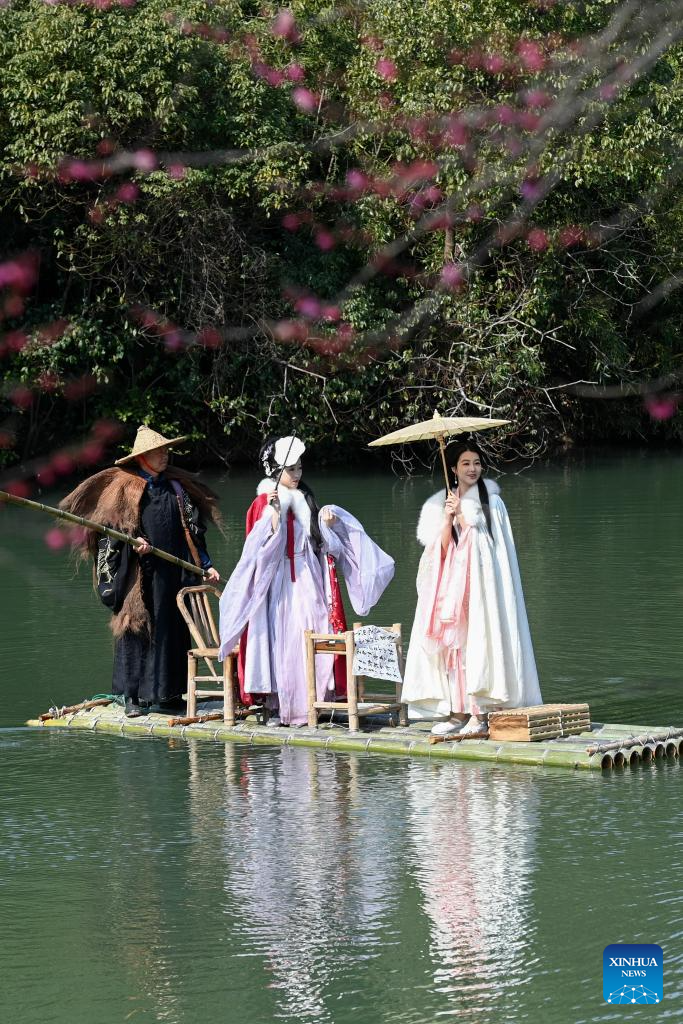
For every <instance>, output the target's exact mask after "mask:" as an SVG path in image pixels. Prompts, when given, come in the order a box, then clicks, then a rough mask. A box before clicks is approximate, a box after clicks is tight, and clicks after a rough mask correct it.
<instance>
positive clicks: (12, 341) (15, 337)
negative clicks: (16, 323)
mask: <svg viewBox="0 0 683 1024" xmlns="http://www.w3.org/2000/svg"><path fill="white" fill-rule="evenodd" d="M5 344H6V345H7V348H8V349H9V350H10V351H11V352H21V350H22V349H23V348H24V347H25V346H26V345H27V344H28V336H27V335H26V334H25V333H24V332H23V331H10V332H9V333H8V334H6V335H5Z"/></svg>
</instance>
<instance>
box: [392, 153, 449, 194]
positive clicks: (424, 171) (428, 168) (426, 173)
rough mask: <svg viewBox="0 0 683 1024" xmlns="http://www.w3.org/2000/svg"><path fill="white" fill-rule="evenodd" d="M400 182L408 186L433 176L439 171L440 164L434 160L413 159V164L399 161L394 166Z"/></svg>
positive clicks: (404, 186) (403, 185)
mask: <svg viewBox="0 0 683 1024" xmlns="http://www.w3.org/2000/svg"><path fill="white" fill-rule="evenodd" d="M393 170H394V173H395V174H396V177H397V179H398V184H399V185H400V186H401V187H403V188H406V187H407V186H408V185H412V184H414V183H415V182H416V181H424V180H426V179H428V178H433V177H435V175H437V174H438V173H439V165H438V164H437V163H435V161H434V160H413V162H412V163H411V164H400V163H397V164H395V165H394V167H393Z"/></svg>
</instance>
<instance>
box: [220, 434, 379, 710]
mask: <svg viewBox="0 0 683 1024" xmlns="http://www.w3.org/2000/svg"><path fill="white" fill-rule="evenodd" d="M305 450H306V447H305V445H304V443H303V442H302V441H301V440H300V439H299V438H298V437H295V436H288V437H280V438H277V439H275V438H273V439H271V440H270V441H267V442H266V444H265V445H264V446H263V448H262V450H261V463H262V465H263V468H264V470H265V472H266V479H265V480H263V481H262V482H261V484H259V487H258V494H257V497H256V498H255V499H254V501H253V502H252V504H251V507H250V508H249V511H248V513H247V538H246V541H245V544H244V548H243V551H242V556H241V558H240V560H239V562H238V564H237V566H236V567H235V570H234V572H233V573H232V576H231V577H230V579H229V580H228V583H227V585H226V587H225V590H224V591H223V593H222V595H221V600H220V636H221V657H223V658H224V657H226V656H227V655H228V654H229V653H230V652H231V651H232V650H233V648H234V646H235V644H236V643H237V642H238V641H240V659H239V660H240V665H239V668H240V689H241V694H242V698H243V699H244V700H245V701H246V702H247V703H250V702H251V701H252V700H253V695H255V694H259V695H262V696H264V697H265V700H266V705H267V707H268V708H269V709H270V711H271V717H270V719H269V721H268V724H269V725H293V726H299V725H306V724H307V721H308V690H307V684H306V649H305V640H304V631H305V630H307V629H310V630H313V631H314V632H316V633H339V632H343V631H344V630H345V629H346V621H345V617H344V608H343V604H342V600H341V592H340V589H339V583H338V580H337V573H336V567H337V566H339V568H340V569H341V571H342V574H343V577H344V580H345V582H346V589H347V591H348V594H349V598H350V600H351V605H352V606H353V609H354V611H355V612H356V614H357V615H367V613H368V612H369V611H370V609H371V608H372V607H373V606H374V605H375V604H376V603H377V601H378V600H379V599H380V597H381V596H382V593H383V592H384V590H385V588H386V587H387V585H388V584H389V582H390V580H391V579H392V577H393V575H394V560H393V559H392V558H390V557H389V555H387V554H386V553H385V552H384V551H382V549H381V548H379V547H378V546H377V544H375V543H374V541H373V540H371V538H370V537H368V535H367V534H366V532H365V530H364V529H363V527H362V526H361V524H360V523H359V522H358V520H357V519H355V518H354V517H353V516H352V515H350V514H349V513H348V512H346V511H345V510H344V509H342V508H340V507H339V506H338V505H325V506H323V508H322V509H318V507H317V505H316V503H315V498H314V497H313V492H312V491H311V489H310V488H309V487H307V486H306V484H305V483H304V482H303V480H302V479H301V477H302V468H301V456H302V455H303V453H304V451H305ZM335 662H336V664H335ZM343 669H344V666H343V664H342V663H340V662H339V660H338V659H337V658H331V657H330V656H329V655H325V654H322V655H317V656H316V686H317V694H318V700H334V698H335V678H336V680H337V681H338V687H337V691H336V695H337V696H341V695H342V694H343V692H344V691H343V687H344V686H345V671H343ZM340 670H342V671H340Z"/></svg>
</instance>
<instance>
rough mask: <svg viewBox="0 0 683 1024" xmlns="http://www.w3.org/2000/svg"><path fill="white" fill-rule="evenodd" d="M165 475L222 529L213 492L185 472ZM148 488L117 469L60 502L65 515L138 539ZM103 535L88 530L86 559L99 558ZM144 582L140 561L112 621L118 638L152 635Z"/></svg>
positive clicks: (169, 471)
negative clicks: (99, 542)
mask: <svg viewBox="0 0 683 1024" xmlns="http://www.w3.org/2000/svg"><path fill="white" fill-rule="evenodd" d="M164 473H165V476H166V477H167V478H168V479H169V480H177V481H178V482H179V483H180V485H181V487H182V488H183V490H184V491H185V492H186V493H187V495H188V496H189V498H190V500H191V501H192V503H193V504H194V505H196V506H197V508H198V509H199V512H200V514H201V516H202V518H203V519H204V520H205V521H208V520H209V519H210V520H211V521H212V522H214V523H215V524H216V525H217V526H218V527H219V528H220V526H221V519H220V513H219V511H218V506H217V504H216V495H215V494H214V493H213V491H211V490H209V488H208V487H205V486H204V484H200V483H199V482H198V481H197V480H196V479H195V478H194V477H193V476H192V475H191V474H190V473H186V472H185V471H184V470H182V469H176V468H174V467H171V466H169V467H168V468H167V469H166V470H164ZM146 485H147V481H146V480H145V478H144V477H142V476H140V475H139V473H136V472H135V471H134V470H130V469H120V468H119V467H118V466H113V467H112V468H111V469H103V470H102V471H101V472H100V473H95V474H94V476H89V477H88V478H87V480H84V481H83V482H82V483H80V484H79V485H78V487H76V488H74V490H73V491H71V493H70V494H67V496H66V497H65V498H63V499H62V501H60V503H59V507H60V508H61V509H64V511H65V512H71V513H73V515H76V516H83V517H84V518H85V519H92V520H93V521H94V522H96V523H101V524H102V526H111V527H113V528H114V529H115V530H121V531H122V532H123V533H127V534H128V535H129V536H131V537H137V536H138V535H139V532H140V526H139V523H140V499H141V498H142V494H143V492H144V490H145V487H146ZM100 536H101V534H99V533H95V531H94V530H88V531H86V537H85V540H84V541H83V545H82V548H81V553H82V556H83V557H84V558H87V557H88V555H92V556H93V558H94V557H96V554H97V543H98V540H99V538H100ZM141 582H142V580H141V572H140V562H139V560H138V561H137V564H136V566H135V572H134V573H133V574H132V576H131V580H130V586H129V587H128V590H127V592H126V596H125V598H124V601H123V605H122V607H121V610H120V611H119V612H118V613H117V614H115V615H112V618H111V630H112V633H113V634H114V636H115V637H120V636H122V635H123V634H124V633H125V632H127V631H128V630H131V631H132V632H133V633H145V632H149V629H150V622H149V615H148V613H147V609H146V608H145V603H144V601H143V598H142V585H141Z"/></svg>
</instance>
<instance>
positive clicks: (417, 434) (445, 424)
mask: <svg viewBox="0 0 683 1024" xmlns="http://www.w3.org/2000/svg"><path fill="white" fill-rule="evenodd" d="M508 423H510V420H489V419H486V418H485V417H483V416H441V415H440V414H439V413H438V412H435V413H434V415H433V416H432V418H431V420H422V421H421V422H420V423H413V424H412V426H410V427H401V429H400V430H392V432H391V433H390V434H384V436H383V437H378V438H377V440H376V441H371V442H370V448H379V447H380V446H381V445H385V444H412V442H413V441H438V442H439V448H440V450H441V461H442V463H443V471H444V475H445V477H446V489H447V490H449V491H450V489H451V488H450V483H449V481H448V467H447V466H446V446H445V444H444V438H446V437H451V436H453V435H455V434H469V433H470V431H479V430H491V428H492V427H504V426H506V425H507V424H508Z"/></svg>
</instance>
